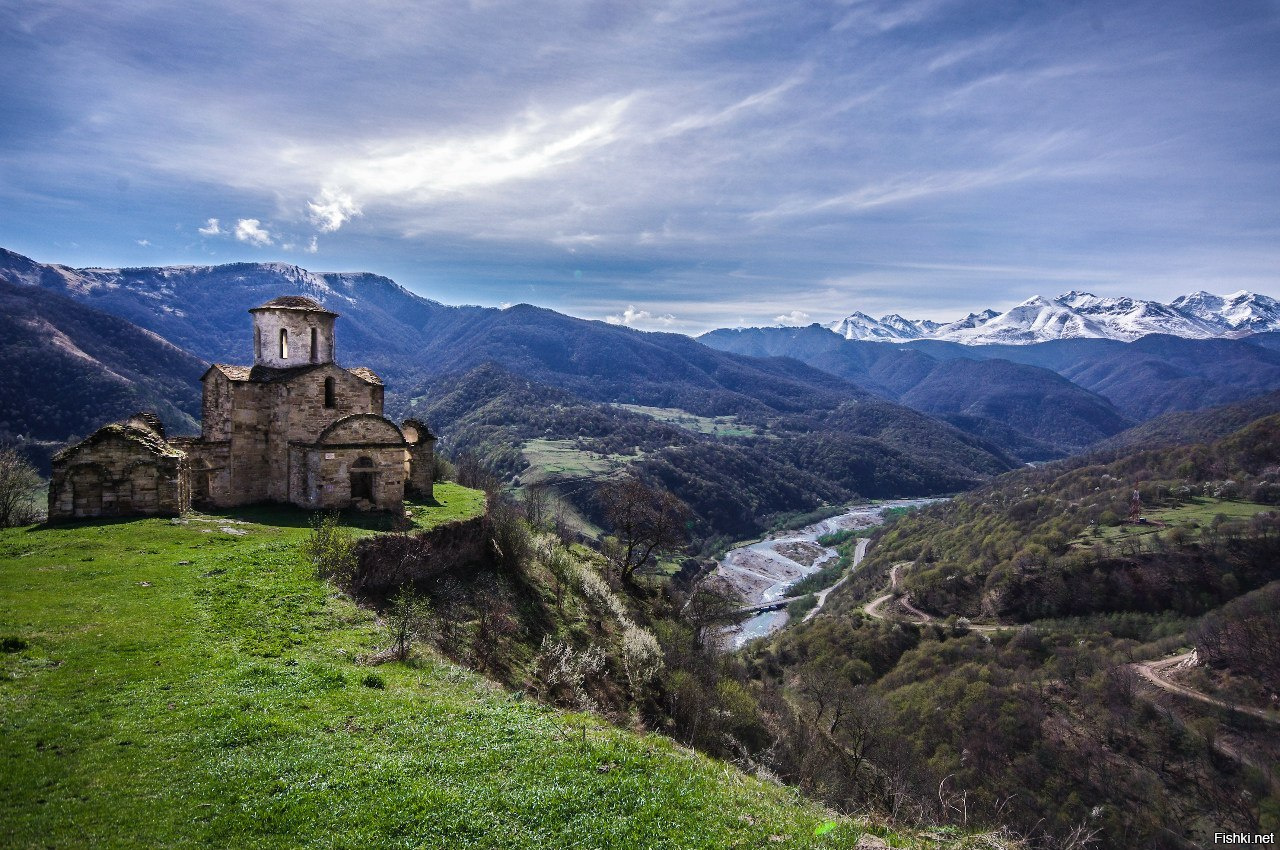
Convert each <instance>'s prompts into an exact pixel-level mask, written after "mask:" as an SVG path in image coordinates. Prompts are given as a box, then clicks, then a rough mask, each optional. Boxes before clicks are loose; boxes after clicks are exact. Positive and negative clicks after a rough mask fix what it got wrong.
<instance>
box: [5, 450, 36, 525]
mask: <svg viewBox="0 0 1280 850" xmlns="http://www.w3.org/2000/svg"><path fill="white" fill-rule="evenodd" d="M40 485H41V481H40V474H39V473H38V472H36V469H35V467H34V466H32V465H31V464H30V463H28V462H27V459H26V458H24V457H23V456H22V455H21V454H20V453H19V452H18V450H17V449H15V448H12V447H6V448H0V528H10V527H12V526H15V525H30V524H31V523H33V522H35V521H36V520H37V519H39V517H40V510H39V508H38V507H37V505H36V496H37V495H38V494H39V492H40Z"/></svg>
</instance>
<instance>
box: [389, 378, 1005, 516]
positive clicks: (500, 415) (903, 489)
mask: <svg viewBox="0 0 1280 850" xmlns="http://www.w3.org/2000/svg"><path fill="white" fill-rule="evenodd" d="M411 396H412V400H411V401H410V402H408V403H407V404H406V405H405V409H411V410H412V411H413V412H414V413H416V414H420V415H423V416H425V417H426V418H427V419H428V420H429V421H430V422H431V423H432V425H433V428H435V430H436V431H437V432H438V433H439V434H440V435H441V437H442V440H441V442H442V446H444V447H445V448H447V449H448V450H449V451H452V452H468V453H471V454H474V455H476V456H478V457H480V458H481V459H482V460H483V461H484V462H485V464H486V465H487V466H489V467H490V468H491V469H493V470H495V471H496V472H498V473H499V474H501V475H503V476H504V477H508V478H514V477H517V476H519V477H528V476H529V475H530V474H534V475H535V477H542V475H541V473H539V472H538V470H536V469H534V468H530V467H529V466H528V464H529V459H528V456H527V455H526V454H525V453H524V452H523V451H522V450H521V448H522V446H524V445H526V443H527V441H529V440H535V439H536V440H552V441H573V442H572V445H573V446H574V447H575V450H576V451H578V452H580V453H582V454H584V455H586V456H587V457H595V458H602V457H604V456H609V457H611V458H613V459H614V460H621V461H622V462H623V463H625V464H627V465H628V466H629V467H630V468H632V469H634V470H636V471H638V472H640V474H642V475H645V476H647V477H651V478H653V479H656V480H658V481H661V482H662V483H663V484H664V485H665V486H667V487H668V488H670V489H672V490H673V491H675V492H676V493H677V494H679V495H680V497H681V498H683V499H685V500H686V501H687V502H688V503H689V504H690V505H691V506H692V507H693V508H694V511H695V513H696V514H697V515H698V518H699V521H700V534H701V536H703V537H718V536H723V537H730V538H735V537H736V538H740V537H742V536H744V535H748V534H754V533H758V532H759V531H760V530H762V529H763V528H767V527H768V525H769V523H770V521H771V520H772V518H774V517H777V516H778V515H780V514H784V513H792V512H797V511H811V510H813V509H815V508H817V507H819V506H820V505H822V504H823V503H838V502H842V501H847V500H849V499H852V498H855V497H857V496H863V497H888V496H908V495H920V494H925V493H937V492H944V491H949V490H958V489H963V488H965V487H968V486H972V484H973V483H976V482H978V481H982V480H985V479H987V478H989V477H990V476H992V475H994V474H998V473H1000V472H1003V471H1005V470H1008V469H1010V468H1012V467H1013V466H1014V465H1015V462H1014V461H1012V460H1011V459H1009V458H1007V457H1004V456H1003V455H1001V454H1000V452H999V450H998V449H996V448H994V447H993V446H990V445H988V444H984V443H982V442H981V441H979V440H977V439H975V438H973V437H970V436H968V435H966V434H963V433H961V432H959V431H957V430H955V429H953V428H950V427H948V426H945V425H942V424H941V423H938V422H937V421H935V420H933V419H931V418H929V417H927V416H925V415H923V414H920V413H916V412H915V411H912V410H909V409H907V408H904V407H901V406H899V405H894V404H890V403H887V402H882V401H879V400H874V399H872V400H867V401H858V402H850V403H847V404H845V405H843V406H841V407H840V408H838V409H835V410H832V411H816V412H812V413H808V414H790V413H778V414H775V415H772V416H770V417H769V418H768V420H767V424H763V425H761V430H760V432H758V433H757V435H756V436H739V437H728V438H726V437H717V436H713V435H709V434H703V433H698V432H695V431H692V430H688V429H685V428H680V427H676V426H674V425H671V424H667V423H664V422H659V421H657V420H655V419H653V418H652V417H649V416H645V415H641V414H639V413H634V412H631V411H629V410H625V409H621V408H618V407H615V406H612V405H605V404H599V403H595V402H591V401H588V400H584V399H582V398H579V397H576V396H574V395H572V394H570V393H568V392H566V391H563V390H559V389H557V388H554V387H549V386H547V385H545V384H540V383H538V382H536V381H532V380H530V379H528V378H525V377H520V376H516V375H513V374H512V373H510V372H508V371H506V370H505V369H504V368H502V367H501V366H499V365H497V364H492V363H490V364H482V365H481V366H478V367H476V368H475V369H472V370H470V371H469V372H467V373H465V374H461V375H460V374H456V373H455V374H451V375H447V376H442V377H440V378H437V379H433V380H432V381H430V382H427V383H426V384H424V385H422V386H419V387H418V388H416V389H414V390H413V391H412V393H411ZM557 477H558V476H556V475H552V476H551V478H552V479H553V480H556V479H557ZM570 477H571V478H572V487H570V488H566V489H565V491H564V492H565V495H566V496H567V497H568V498H570V499H571V501H573V502H574V504H575V506H576V507H578V509H579V510H580V511H582V512H583V513H584V514H586V515H589V516H590V515H593V514H594V513H595V512H596V505H595V504H594V499H593V493H594V486H595V484H594V481H593V480H590V476H588V477H587V478H586V479H584V478H583V476H582V474H581V473H574V474H573V475H572V476H570Z"/></svg>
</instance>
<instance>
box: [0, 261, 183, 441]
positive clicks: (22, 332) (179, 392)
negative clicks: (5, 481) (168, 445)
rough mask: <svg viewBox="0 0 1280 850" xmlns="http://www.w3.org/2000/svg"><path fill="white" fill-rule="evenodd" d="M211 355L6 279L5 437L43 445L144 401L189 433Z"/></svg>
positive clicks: (0, 422) (1, 355)
mask: <svg viewBox="0 0 1280 850" xmlns="http://www.w3.org/2000/svg"><path fill="white" fill-rule="evenodd" d="M206 366H207V364H206V363H205V362H204V361H202V360H200V359H199V358H198V357H195V356H194V355H192V354H189V353H188V352H186V351H183V350H182V349H180V348H178V347H176V346H174V345H171V344H170V343H168V342H166V341H165V340H163V339H161V338H160V337H158V336H156V335H155V334H153V333H150V332H148V331H145V330H143V329H142V328H139V327H137V326H136V325H133V324H131V323H130V322H127V321H125V320H123V319H120V318H117V317H116V316H112V315H109V314H107V313H103V312H101V311H99V310H94V309H92V308H90V307H86V306H84V305H82V304H80V303H78V302H76V301H74V300H72V299H70V298H66V297H64V296H61V295H58V294H57V293H54V292H49V291H47V290H43V289H39V288H35V287H30V286H13V285H10V284H7V283H4V282H3V281H0V439H19V440H22V441H27V442H30V443H34V444H36V446H43V448H42V449H36V450H33V451H32V454H33V456H34V457H37V458H42V457H45V456H47V454H48V451H49V449H51V448H52V447H53V446H55V445H58V444H60V443H61V442H62V441H64V440H66V439H68V438H69V437H71V436H73V435H81V436H84V435H87V434H88V433H89V432H90V431H91V430H93V429H94V428H96V427H98V425H101V424H102V423H103V422H107V421H110V420H112V419H118V418H121V417H124V416H128V415H129V414H131V413H135V412H137V411H138V410H141V409H149V410H155V411H157V412H158V413H159V414H160V415H161V418H162V419H163V420H164V421H165V424H166V426H167V427H168V428H169V429H170V430H171V431H172V432H174V433H193V432H194V431H196V430H197V429H198V425H197V422H198V420H199V417H200V383H199V381H200V375H201V374H202V373H203V372H204V369H205V367H206Z"/></svg>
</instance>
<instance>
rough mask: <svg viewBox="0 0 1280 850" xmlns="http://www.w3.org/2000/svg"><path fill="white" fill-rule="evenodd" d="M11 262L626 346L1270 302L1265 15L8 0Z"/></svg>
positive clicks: (679, 0) (1239, 1)
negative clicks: (882, 319)
mask: <svg viewBox="0 0 1280 850" xmlns="http://www.w3.org/2000/svg"><path fill="white" fill-rule="evenodd" d="M0 80H2V81H3V82H0V246H3V247H6V248H9V249H11V250H14V251H17V252H19V253H22V254H26V255H27V256H30V257H32V258H33V259H36V260H39V261H42V262H56V263H63V264H67V265H72V266H105V267H115V266H151V265H167V264H200V265H205V264H215V263H224V262H239V261H284V262H289V263H296V264H297V265H300V266H303V267H304V268H308V269H312V270H314V271H371V272H376V273H379V274H384V275H387V276H389V277H391V278H393V279H395V280H396V281H397V282H399V283H401V284H403V285H405V286H406V287H408V288H409V289H411V290H413V291H415V292H418V293H420V294H423V295H426V296H428V297H431V298H435V299H437V300H439V301H443V302H445V303H449V304H463V303H467V304H483V305H493V306H498V305H505V304H512V303H520V302H528V303H533V304H538V305H541V306H546V307H551V308H553V309H557V310H561V311H563V312H566V313H570V314H572V315H576V316H582V317H584V318H589V319H602V320H605V321H610V322H614V323H620V324H627V325H630V326H632V327H637V328H641V329H647V330H671V331H678V332H685V333H698V332H701V331H704V330H707V329H710V328H714V327H722V326H736V325H771V324H797V325H801V324H808V323H810V322H813V321H821V322H827V321H831V320H834V319H837V318H839V317H841V316H844V315H847V314H849V313H851V312H853V311H855V310H859V311H862V312H865V313H869V314H871V315H876V316H879V315H882V314H885V313H889V312H897V313H900V314H902V315H905V316H908V317H910V318H933V319H936V320H949V319H954V318H957V317H960V316H963V315H964V314H966V313H968V312H970V311H976V310H980V309H983V308H986V307H993V308H996V309H1002V308H1007V307H1009V306H1012V305H1013V304H1016V303H1017V302H1019V301H1022V300H1023V299H1025V298H1027V297H1030V296H1032V295H1036V294H1041V295H1046V296H1049V297H1052V296H1055V295H1057V294H1060V293H1062V292H1065V291H1068V290H1071V289H1077V290H1088V291H1090V292H1095V293H1097V294H1100V295H1130V296H1134V297H1143V298H1155V299H1159V300H1164V301H1168V300H1171V299H1172V298H1174V297H1176V296H1177V295H1180V294H1182V293H1185V292H1190V291H1194V290H1198V289H1207V290H1209V291H1212V292H1218V293H1228V292H1234V291H1236V290H1239V289H1251V290H1253V291H1255V292H1262V293H1266V294H1269V295H1272V296H1280V2H1277V0H1267V1H1266V2H1255V0H1231V2H1221V0H1209V2H1182V1H1181V0H1163V2H1152V3H1145V2H1119V3H1117V2H1115V0H1107V2H1091V0H1078V2H1076V1H1075V0H1043V2H1041V0H1018V2H1015V1H1014V0H993V2H977V1H976V0H965V1H964V2H961V0H955V2H947V0H898V2H890V0H843V2H830V3H824V2H816V1H815V2H794V3H769V2H761V0H755V2H732V0H687V1H686V0H674V1H673V2H658V3H647V2H643V0H625V2H598V3H597V2H555V0H552V1H551V2H529V0H517V1H516V2H504V0H492V2H490V0H475V2H471V3H466V2H457V0H451V1H450V2H430V0H426V1H424V2H392V0H365V2H361V3H351V2H345V1H344V2H333V0H298V2H294V0H255V2H217V3H207V2H201V0H188V1H187V2H170V3H164V2H150V1H148V2H141V1H140V0H118V2H111V0H98V2H87V0H85V2H58V0H53V2H46V1H45V0H0Z"/></svg>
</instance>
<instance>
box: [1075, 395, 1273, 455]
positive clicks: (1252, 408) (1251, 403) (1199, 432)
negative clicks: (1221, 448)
mask: <svg viewBox="0 0 1280 850" xmlns="http://www.w3.org/2000/svg"><path fill="white" fill-rule="evenodd" d="M1273 413H1280V391H1277V392H1271V393H1267V394H1266V395H1260V396H1254V397H1253V398H1250V399H1246V400H1245V401H1241V402H1237V403H1235V404H1228V405H1223V406H1222V407H1211V408H1209V409H1207V410H1195V411H1186V412H1181V413H1166V414H1164V415H1163V416H1157V417H1156V418H1155V419H1151V420H1148V421H1146V422H1143V423H1142V424H1141V425H1136V426H1134V427H1133V428H1130V429H1129V430H1127V431H1121V432H1120V433H1119V434H1116V435H1115V436H1114V437H1111V438H1109V439H1106V440H1103V441H1102V442H1101V443H1098V444H1097V445H1096V446H1094V447H1093V449H1094V451H1095V453H1104V452H1126V451H1136V450H1139V449H1154V448H1160V447H1163V446H1180V445H1186V444H1188V443H1211V442H1213V441H1214V440H1220V439H1222V438H1223V437H1225V436H1227V435H1228V434H1230V433H1231V432H1233V431H1235V430H1237V429H1239V428H1243V427H1244V426H1245V425H1247V424H1249V423H1250V422H1252V421H1254V420H1255V419H1260V418H1261V417H1263V416H1270V415H1271V414H1273Z"/></svg>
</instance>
